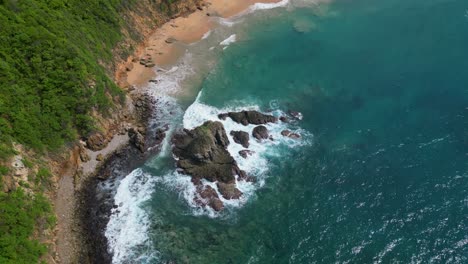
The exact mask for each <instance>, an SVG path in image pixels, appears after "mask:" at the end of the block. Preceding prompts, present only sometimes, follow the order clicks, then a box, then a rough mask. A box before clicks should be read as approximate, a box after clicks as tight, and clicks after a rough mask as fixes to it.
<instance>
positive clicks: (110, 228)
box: [105, 169, 157, 263]
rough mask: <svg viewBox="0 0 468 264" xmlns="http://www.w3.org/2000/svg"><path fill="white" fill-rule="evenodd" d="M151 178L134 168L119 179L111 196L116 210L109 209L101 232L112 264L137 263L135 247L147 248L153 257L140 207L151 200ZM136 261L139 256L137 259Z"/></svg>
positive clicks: (147, 222) (147, 221) (153, 253)
mask: <svg viewBox="0 0 468 264" xmlns="http://www.w3.org/2000/svg"><path fill="white" fill-rule="evenodd" d="M153 184H154V178H153V177H151V176H149V175H145V174H144V173H143V172H142V170H140V169H137V170H135V171H133V172H132V173H130V174H129V175H128V176H127V177H125V178H124V179H122V181H121V182H120V185H119V187H118V189H117V193H116V195H115V197H114V200H115V204H116V205H118V206H119V207H117V208H115V209H112V215H111V217H110V220H109V223H108V224H107V228H106V230H105V236H106V237H107V240H108V247H109V251H110V252H111V253H112V254H113V258H112V262H113V263H125V262H128V261H138V257H135V256H134V254H133V252H134V249H135V248H136V247H142V246H144V247H150V248H149V250H148V252H150V255H152V256H144V257H145V258H149V257H153V258H156V257H157V251H156V250H155V249H153V248H151V243H149V241H148V240H149V238H148V227H149V225H150V222H149V219H148V215H147V213H146V212H145V210H144V209H143V208H142V207H141V205H142V204H143V202H144V201H146V200H148V199H149V198H150V197H151V193H152V191H153ZM139 257H140V258H141V257H142V256H139Z"/></svg>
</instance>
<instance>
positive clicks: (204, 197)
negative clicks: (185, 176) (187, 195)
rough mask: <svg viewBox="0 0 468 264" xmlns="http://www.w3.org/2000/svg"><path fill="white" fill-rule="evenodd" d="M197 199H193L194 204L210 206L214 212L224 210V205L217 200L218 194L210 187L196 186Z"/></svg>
mask: <svg viewBox="0 0 468 264" xmlns="http://www.w3.org/2000/svg"><path fill="white" fill-rule="evenodd" d="M197 193H198V196H199V198H198V197H196V198H195V202H196V203H198V204H199V205H201V206H207V205H208V206H210V207H211V208H213V209H214V210H215V211H221V210H223V209H224V204H223V202H221V200H220V199H219V196H218V193H217V192H216V190H215V189H213V188H212V187H211V186H209V185H206V186H202V185H199V186H197Z"/></svg>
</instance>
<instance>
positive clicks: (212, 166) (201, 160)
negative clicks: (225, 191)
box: [172, 121, 240, 183]
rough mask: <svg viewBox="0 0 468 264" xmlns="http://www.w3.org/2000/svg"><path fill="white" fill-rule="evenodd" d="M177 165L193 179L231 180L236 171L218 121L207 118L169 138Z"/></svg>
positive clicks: (222, 129) (226, 138) (230, 181)
mask: <svg viewBox="0 0 468 264" xmlns="http://www.w3.org/2000/svg"><path fill="white" fill-rule="evenodd" d="M172 143H173V144H174V147H173V153H174V155H176V156H177V157H178V158H179V160H178V162H177V166H178V167H179V168H180V169H181V170H182V171H183V172H184V173H186V174H188V175H191V176H192V177H193V178H195V179H202V178H203V179H207V180H209V181H212V182H215V181H219V182H224V183H233V182H234V180H235V177H234V174H238V172H239V171H240V169H239V167H237V164H236V161H235V160H234V158H233V157H232V156H231V155H230V154H229V152H228V151H227V150H226V148H227V146H228V145H229V139H228V137H227V135H226V131H225V130H224V127H223V125H222V124H221V123H220V122H212V121H207V122H205V123H204V124H203V125H201V126H199V127H197V128H195V129H193V130H187V129H185V130H184V131H183V132H182V133H177V134H175V135H174V137H173V139H172Z"/></svg>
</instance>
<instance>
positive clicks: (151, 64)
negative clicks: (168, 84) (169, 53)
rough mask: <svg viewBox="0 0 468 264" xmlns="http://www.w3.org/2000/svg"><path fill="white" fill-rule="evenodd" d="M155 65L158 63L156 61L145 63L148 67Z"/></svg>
mask: <svg viewBox="0 0 468 264" xmlns="http://www.w3.org/2000/svg"><path fill="white" fill-rule="evenodd" d="M154 66H156V64H155V63H154V62H148V63H146V64H145V67H146V68H153V67H154Z"/></svg>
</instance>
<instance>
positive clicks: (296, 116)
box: [289, 111, 302, 120]
mask: <svg viewBox="0 0 468 264" xmlns="http://www.w3.org/2000/svg"><path fill="white" fill-rule="evenodd" d="M289 114H290V115H291V116H292V117H294V118H295V119H298V120H302V114H301V112H296V111H289Z"/></svg>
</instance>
